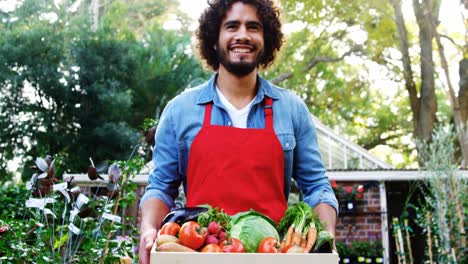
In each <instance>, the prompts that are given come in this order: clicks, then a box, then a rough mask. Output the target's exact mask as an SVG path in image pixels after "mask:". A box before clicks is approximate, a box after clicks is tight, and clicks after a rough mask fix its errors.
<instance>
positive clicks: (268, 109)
mask: <svg viewBox="0 0 468 264" xmlns="http://www.w3.org/2000/svg"><path fill="white" fill-rule="evenodd" d="M264 101H265V106H264V113H265V128H266V129H268V130H273V100H272V99H271V98H270V97H266V96H265V99H264ZM212 107H213V102H209V103H207V104H206V105H205V119H204V120H203V127H209V126H210V124H211V108H212Z"/></svg>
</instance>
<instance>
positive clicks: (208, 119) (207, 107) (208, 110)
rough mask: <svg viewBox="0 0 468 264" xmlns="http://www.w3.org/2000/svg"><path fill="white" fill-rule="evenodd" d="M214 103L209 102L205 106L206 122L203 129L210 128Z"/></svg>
mask: <svg viewBox="0 0 468 264" xmlns="http://www.w3.org/2000/svg"><path fill="white" fill-rule="evenodd" d="M212 106H213V102H209V103H207V104H206V105H205V120H203V127H209V126H210V123H211V108H212Z"/></svg>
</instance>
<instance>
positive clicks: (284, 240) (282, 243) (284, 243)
mask: <svg viewBox="0 0 468 264" xmlns="http://www.w3.org/2000/svg"><path fill="white" fill-rule="evenodd" d="M280 246H281V248H284V247H285V246H286V237H284V238H283V240H282V241H281V244H280Z"/></svg>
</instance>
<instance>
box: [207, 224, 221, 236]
mask: <svg viewBox="0 0 468 264" xmlns="http://www.w3.org/2000/svg"><path fill="white" fill-rule="evenodd" d="M220 229H221V228H220V227H219V225H218V223H216V222H214V221H213V222H211V223H210V224H209V225H208V233H210V234H214V235H217V234H218V232H219V230H220Z"/></svg>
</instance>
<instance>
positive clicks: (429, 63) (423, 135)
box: [390, 0, 437, 141]
mask: <svg viewBox="0 0 468 264" xmlns="http://www.w3.org/2000/svg"><path fill="white" fill-rule="evenodd" d="M390 2H391V4H392V6H393V8H394V11H395V24H396V26H397V31H398V36H399V46H400V52H401V54H402V63H403V76H404V79H405V87H406V90H407V91H408V94H409V100H410V106H411V111H412V113H413V126H414V127H413V129H414V137H415V138H416V139H418V140H420V141H428V140H430V139H431V135H432V130H433V129H434V125H435V121H436V111H437V101H436V96H435V89H434V62H433V57H432V30H431V25H430V23H427V21H428V20H427V19H426V17H427V15H428V14H427V13H426V12H424V8H423V6H421V5H422V4H420V3H419V2H418V0H413V5H414V10H415V15H416V18H417V22H418V25H419V43H420V44H419V45H420V49H421V51H420V56H421V65H420V67H421V86H420V93H419V94H420V95H418V89H417V86H416V83H415V81H414V78H413V76H414V74H413V70H412V69H411V60H410V55H409V44H408V43H409V42H408V31H407V29H406V26H405V20H404V17H403V13H402V10H401V0H390Z"/></svg>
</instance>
